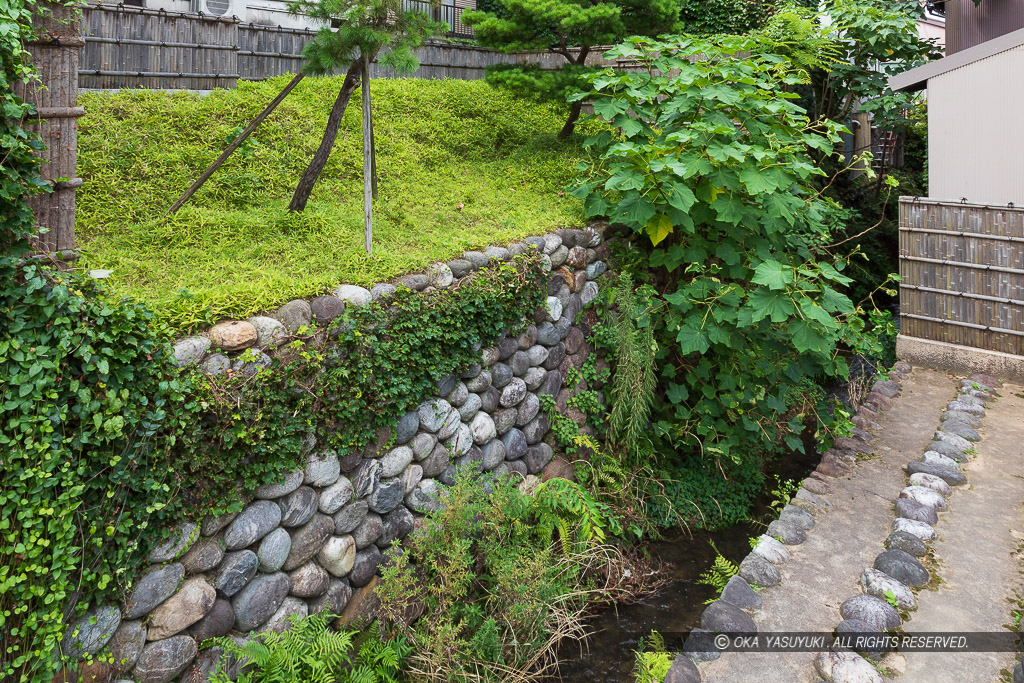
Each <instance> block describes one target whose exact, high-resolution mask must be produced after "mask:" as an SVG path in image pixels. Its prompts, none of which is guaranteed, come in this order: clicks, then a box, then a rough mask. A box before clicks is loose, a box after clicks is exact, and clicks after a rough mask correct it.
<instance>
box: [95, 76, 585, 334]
mask: <svg viewBox="0 0 1024 683" xmlns="http://www.w3.org/2000/svg"><path fill="white" fill-rule="evenodd" d="M287 80H288V77H280V78H275V79H270V80H267V81H262V82H242V83H240V84H239V87H238V88H237V89H236V90H216V91H214V92H213V93H211V94H209V95H207V96H205V97H200V96H199V95H196V94H192V93H187V92H154V91H144V90H124V91H121V92H119V93H116V94H110V93H88V94H86V93H83V94H82V96H81V98H80V101H81V104H82V105H83V106H84V107H85V110H86V115H85V116H84V117H83V118H81V119H80V120H79V150H80V151H79V174H80V175H81V176H82V178H83V179H84V180H85V185H84V187H83V188H82V189H81V190H80V191H79V193H78V202H79V204H78V206H79V219H78V226H77V228H78V235H79V238H80V242H81V245H82V246H83V247H84V250H85V260H84V263H85V264H86V265H87V266H88V267H90V268H103V269H112V270H113V271H114V273H113V276H112V278H111V287H112V288H113V290H114V291H117V292H119V293H130V294H131V295H133V296H136V297H138V298H140V299H142V300H143V301H146V302H147V303H149V304H154V305H155V307H156V308H157V310H159V312H160V316H161V317H162V318H163V319H164V320H167V321H168V322H170V323H171V324H172V325H174V326H175V327H176V328H177V329H179V330H181V329H185V328H187V327H189V326H190V325H193V324H195V323H204V322H209V321H212V320H213V319H220V318H224V317H244V316H246V315H248V314H251V313H254V312H256V311H259V310H266V309H269V308H272V307H274V306H276V305H279V304H281V303H283V302H284V301H286V300H288V299H290V298H295V297H300V296H311V295H314V294H318V293H321V292H323V291H325V290H327V289H328V288H330V287H333V286H334V285H337V284H338V283H339V282H348V283H352V284H359V285H366V286H369V285H371V284H373V283H375V282H379V281H381V280H386V279H388V278H390V277H392V276H394V275H397V274H400V273H403V272H408V271H410V270H413V269H416V268H420V267H422V265H423V263H425V262H428V261H433V260H446V259H450V258H451V257H452V256H454V255H456V254H457V253H459V252H461V251H463V250H465V249H467V248H471V247H479V246H484V245H489V244H500V243H502V242H505V241H509V240H511V239H513V238H518V237H524V236H527V235H531V234H539V233H543V232H547V231H550V230H552V229H556V228H560V227H570V226H571V225H574V224H578V221H579V219H580V216H581V212H580V209H579V203H578V202H577V200H575V199H574V198H572V197H570V196H567V195H562V194H561V190H562V188H563V187H564V186H565V184H566V183H567V182H568V181H569V180H570V178H571V175H572V173H573V169H574V167H575V165H576V164H577V163H578V162H579V161H580V160H581V159H582V158H583V157H584V153H583V152H582V151H581V150H580V148H579V146H578V144H576V143H574V142H567V143H558V142H557V141H556V140H555V135H554V133H555V132H557V131H558V129H559V128H560V127H561V124H562V121H563V119H564V118H565V113H564V111H563V108H560V107H558V106H553V105H550V104H539V103H536V102H529V101H524V100H520V99H517V98H515V97H513V96H511V95H509V94H507V93H505V92H502V91H500V90H496V89H493V88H491V87H490V86H488V85H486V84H485V83H483V82H479V81H469V82H467V81H451V80H446V81H427V80H422V79H404V80H403V79H393V80H392V79H380V80H378V81H375V82H374V86H373V87H374V119H375V133H376V141H377V147H378V149H377V162H378V170H379V174H380V183H379V188H380V194H379V199H378V201H377V203H376V211H375V219H374V237H375V244H376V248H375V249H374V256H373V258H372V259H370V258H368V257H367V256H366V255H365V253H364V252H363V248H362V243H363V241H362V231H363V218H362V216H363V208H362V137H361V129H360V117H361V115H362V114H361V110H360V106H359V98H358V96H357V97H354V98H353V101H352V103H351V104H350V105H349V108H348V111H347V112H346V115H345V117H344V119H343V122H342V126H341V132H340V134H339V136H338V141H337V144H336V146H335V149H334V152H333V154H332V156H331V159H330V161H329V162H328V164H327V167H326V169H325V171H324V173H323V175H322V176H321V179H320V181H319V182H318V184H317V186H316V188H315V189H314V191H313V197H312V199H311V202H310V204H309V207H308V208H307V209H306V211H305V212H304V213H302V214H290V213H288V212H287V211H286V207H287V203H288V200H289V199H290V197H291V193H292V191H293V190H294V188H295V184H296V183H297V181H298V178H299V176H300V175H301V173H302V171H303V169H304V168H305V166H306V164H307V163H308V161H309V159H310V157H311V156H312V154H313V151H314V150H315V149H316V147H317V145H318V144H319V142H320V138H321V135H322V133H323V126H324V123H325V121H326V115H327V112H328V111H329V109H330V106H331V104H332V103H333V100H334V98H335V96H336V94H337V91H338V88H339V86H340V83H341V79H340V78H306V79H305V80H304V81H303V82H302V83H300V84H299V86H298V87H296V89H295V90H294V91H293V92H292V93H291V95H289V97H288V98H287V99H285V101H284V102H283V103H282V104H281V106H280V107H279V108H278V110H277V111H275V112H274V113H273V114H272V115H271V116H270V117H269V118H268V119H267V121H265V122H264V123H263V124H262V125H261V126H260V128H259V129H257V131H256V133H255V134H254V138H255V140H254V141H253V142H252V143H250V142H246V143H244V144H243V146H242V148H241V149H240V150H239V151H238V152H236V154H235V155H234V156H232V157H231V158H230V159H229V160H228V162H227V163H226V164H225V165H224V166H223V167H222V168H221V169H220V170H219V171H218V172H217V173H216V174H215V175H214V176H213V177H212V178H211V179H210V181H208V182H207V183H206V185H204V186H203V188H202V189H201V190H200V191H199V193H198V194H197V195H196V196H195V197H194V198H193V199H192V200H191V201H190V202H189V204H187V205H186V206H185V207H184V208H183V209H182V210H181V211H180V212H179V213H178V214H176V215H175V216H173V217H171V218H170V219H168V220H166V221H160V220H157V219H158V218H159V217H160V215H161V214H162V213H163V212H164V211H165V210H166V209H167V207H168V206H170V205H171V203H173V201H174V200H175V199H176V198H177V196H178V195H180V194H181V193H182V192H183V191H184V190H185V188H187V187H188V186H189V184H190V183H191V182H192V180H194V179H195V178H196V177H197V176H198V175H199V173H201V172H202V170H203V169H204V168H205V167H206V166H207V164H208V163H209V162H211V161H212V160H213V159H214V158H215V157H216V156H217V154H218V153H219V152H220V150H221V149H223V147H224V146H225V145H226V140H230V139H233V137H234V136H235V135H237V133H238V132H239V130H240V128H241V127H242V126H244V125H246V124H248V123H249V122H250V121H251V120H252V119H253V118H254V117H255V116H256V114H257V113H258V112H259V111H260V110H261V109H262V108H263V107H264V106H265V104H266V103H267V102H269V101H270V100H271V99H272V98H273V97H274V95H276V94H277V92H278V91H280V89H281V88H282V87H283V86H284V84H285V82H286V81H287Z"/></svg>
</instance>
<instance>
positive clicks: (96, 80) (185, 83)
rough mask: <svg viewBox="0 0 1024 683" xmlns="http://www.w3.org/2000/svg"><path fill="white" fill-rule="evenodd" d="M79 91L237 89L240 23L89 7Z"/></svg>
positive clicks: (84, 9) (84, 12)
mask: <svg viewBox="0 0 1024 683" xmlns="http://www.w3.org/2000/svg"><path fill="white" fill-rule="evenodd" d="M82 29H83V33H84V34H85V50H83V54H82V59H81V63H80V64H79V70H78V85H79V87H80V88H139V87H142V88H172V89H188V90H211V89H213V88H233V87H235V85H236V83H237V82H238V78H239V72H238V61H239V59H238V20H237V19H235V18H234V17H214V16H211V15H199V14H185V13H181V12H167V11H164V10H150V9H143V8H141V7H125V6H123V5H84V6H83V7H82Z"/></svg>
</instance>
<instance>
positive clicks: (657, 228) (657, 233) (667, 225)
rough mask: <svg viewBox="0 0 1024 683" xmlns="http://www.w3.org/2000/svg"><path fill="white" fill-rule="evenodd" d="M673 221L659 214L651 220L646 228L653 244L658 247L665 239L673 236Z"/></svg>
mask: <svg viewBox="0 0 1024 683" xmlns="http://www.w3.org/2000/svg"><path fill="white" fill-rule="evenodd" d="M672 230H673V225H672V221H671V220H669V217H668V216H666V215H665V214H659V215H657V216H655V217H654V218H652V219H651V220H649V221H648V222H647V225H646V226H645V227H644V231H645V232H646V233H647V236H648V237H650V238H651V244H653V245H655V246H657V245H658V243H660V242H661V241H662V240H663V239H665V238H666V237H668V236H669V235H671V234H672Z"/></svg>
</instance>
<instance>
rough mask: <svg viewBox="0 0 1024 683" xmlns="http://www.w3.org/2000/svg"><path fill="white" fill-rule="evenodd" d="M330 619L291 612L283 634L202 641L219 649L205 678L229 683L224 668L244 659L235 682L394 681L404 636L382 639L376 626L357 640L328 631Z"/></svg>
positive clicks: (401, 659) (405, 650)
mask: <svg viewBox="0 0 1024 683" xmlns="http://www.w3.org/2000/svg"><path fill="white" fill-rule="evenodd" d="M333 618H334V617H333V616H330V615H327V614H315V615H312V616H308V617H300V616H299V615H297V614H293V615H291V616H289V617H288V622H289V628H288V629H287V630H285V631H284V632H283V633H274V632H267V633H258V634H256V635H255V636H253V637H252V639H250V640H248V641H245V642H238V641H235V640H233V639H231V638H228V637H223V638H214V639H211V640H209V641H207V642H206V643H205V644H204V646H205V647H219V648H221V649H223V650H224V656H222V657H221V659H220V661H219V663H218V665H217V669H216V670H215V671H214V672H213V675H212V677H211V678H210V680H211V681H212V682H213V683H230V681H231V678H229V676H228V672H227V667H228V666H229V665H231V664H233V663H235V662H245V663H246V666H245V670H244V671H242V672H241V673H239V674H238V677H237V678H236V679H235V680H236V681H237V683H296V681H303V682H304V683H305V682H306V681H309V682H310V683H399V681H400V680H401V678H400V673H401V671H402V666H403V664H404V662H405V660H406V658H407V657H408V656H409V652H410V650H411V648H410V647H409V646H408V645H407V644H406V642H405V639H404V638H402V637H397V638H394V639H389V640H384V639H383V638H382V637H381V633H380V629H379V627H378V626H377V624H374V625H373V626H372V627H371V628H370V629H369V630H368V631H367V632H366V633H364V634H363V635H362V636H361V637H358V638H357V634H356V633H355V632H352V631H335V630H332V629H331V628H330V627H329V623H330V620H331V619H333Z"/></svg>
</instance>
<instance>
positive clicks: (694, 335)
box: [676, 323, 711, 354]
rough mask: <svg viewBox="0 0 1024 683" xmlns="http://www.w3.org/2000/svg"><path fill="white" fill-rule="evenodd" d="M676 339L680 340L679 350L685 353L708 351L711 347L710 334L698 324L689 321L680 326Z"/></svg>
mask: <svg viewBox="0 0 1024 683" xmlns="http://www.w3.org/2000/svg"><path fill="white" fill-rule="evenodd" d="M676 341H677V342H679V350H680V352H682V353H683V354H690V353H706V352H707V350H708V349H710V348H711V343H710V342H709V341H708V336H707V335H706V334H705V333H704V331H703V330H701V329H700V328H699V327H697V326H696V325H693V324H691V323H687V324H685V325H683V326H682V327H681V328H679V333H678V334H676Z"/></svg>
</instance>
